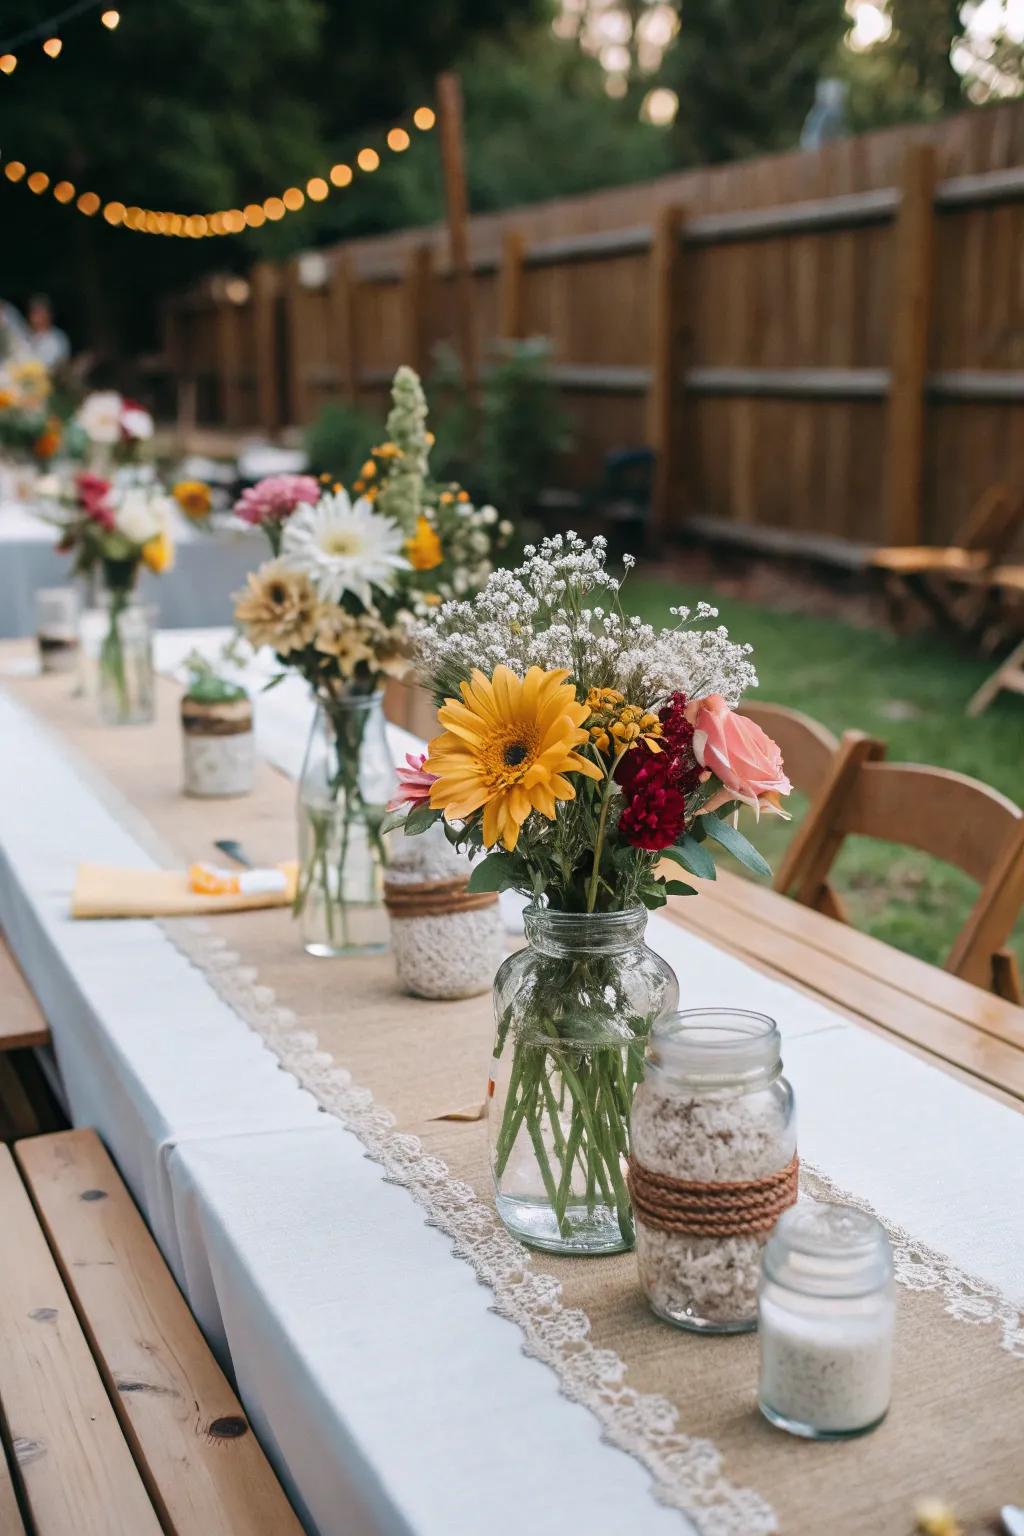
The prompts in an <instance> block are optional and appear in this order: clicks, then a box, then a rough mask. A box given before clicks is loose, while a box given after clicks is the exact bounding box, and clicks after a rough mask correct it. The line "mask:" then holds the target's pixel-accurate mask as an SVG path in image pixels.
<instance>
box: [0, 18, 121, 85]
mask: <svg viewBox="0 0 1024 1536" xmlns="http://www.w3.org/2000/svg"><path fill="white" fill-rule="evenodd" d="M102 3H103V0H75V3H74V4H73V5H69V6H68V7H67V9H66V10H64V11H61V13H60V14H59V15H57V16H51V17H49V18H48V19H47V20H46V21H42V22H39V23H38V24H37V25H36V26H32V27H28V28H27V29H26V30H25V31H24V32H21V33H19V34H18V36H17V37H10V38H7V39H5V41H4V42H3V43H0V50H3V51H2V52H0V70H2V71H3V73H4V74H5V75H13V73H14V71H15V70H16V69H17V67H18V55H17V52H16V50H17V49H18V48H25V47H27V46H28V44H29V43H36V42H38V43H41V45H42V50H43V52H44V53H45V54H46V56H47V58H49V59H57V58H59V57H60V55H61V52H62V50H63V48H64V39H63V38H62V37H61V33H60V29H61V28H62V27H63V23H64V22H66V21H74V20H75V19H76V18H77V17H79V16H81V15H82V14H83V12H85V11H91V10H93V9H95V7H96V6H98V5H101V4H102ZM100 21H101V22H102V23H103V25H104V26H105V27H106V29H107V31H108V32H113V31H115V30H116V28H117V27H119V26H120V24H121V12H120V11H118V10H116V9H115V8H114V7H113V6H112V5H106V6H104V8H103V10H102V11H101V12H100Z"/></svg>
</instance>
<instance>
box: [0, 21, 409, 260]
mask: <svg viewBox="0 0 1024 1536" xmlns="http://www.w3.org/2000/svg"><path fill="white" fill-rule="evenodd" d="M106 14H107V13H106V12H104V16H105V15H106ZM110 14H115V13H110ZM100 19H101V20H102V19H103V18H102V17H101V18H100ZM106 24H107V23H105V25H106ZM54 40H55V41H59V40H58V39H54ZM58 51H59V50H58ZM9 57H11V58H13V55H9ZM15 62H16V61H15ZM4 67H5V65H4V58H3V57H0V69H3V68H4ZM13 67H14V66H13V65H12V66H11V68H13ZM7 72H8V73H10V70H8V71H7ZM413 122H414V123H415V124H416V126H417V127H418V128H419V129H420V131H421V132H423V133H426V132H428V131H429V129H430V128H432V127H433V125H434V123H435V122H436V116H435V114H434V112H433V110H432V109H431V108H430V107H417V109H416V111H415V112H414V113H413ZM385 142H386V144H387V147H388V149H390V150H391V151H392V153H394V154H396V155H397V154H402V153H403V152H404V151H405V150H406V149H408V148H409V145H410V143H411V142H412V141H411V139H410V136H409V133H408V132H407V130H406V129H405V128H402V127H400V126H397V125H396V126H395V127H393V128H391V129H389V131H388V133H387V134H386V136H385ZM380 164H381V157H380V154H379V153H378V151H377V150H375V149H372V148H371V147H370V146H369V145H365V146H364V147H363V148H362V149H361V150H360V151H359V153H358V154H357V156H356V166H357V167H358V169H359V170H360V171H361V172H363V173H364V174H365V175H371V174H372V173H373V172H374V171H376V170H377V169H378V168H379V166H380ZM3 172H4V175H5V176H6V177H7V180H8V181H11V182H19V181H22V180H25V178H26V176H27V181H26V185H27V186H28V187H29V188H30V189H31V191H32V192H34V193H36V194H37V195H38V196H41V195H42V194H43V193H44V192H46V191H47V190H50V191H52V194H53V197H54V200H55V201H56V202H58V203H61V204H64V205H69V204H71V203H72V202H73V203H74V205H75V207H76V208H77V210H78V212H79V213H81V214H84V215H85V217H86V218H92V217H93V216H94V215H95V214H97V213H99V211H100V209H102V210H103V219H104V222H105V223H107V224H109V225H110V227H111V228H112V229H128V230H132V231H134V232H136V233H139V234H147V235H166V236H172V237H175V238H178V239H182V238H184V239H190V240H201V239H204V238H205V237H207V236H215V237H219V236H223V235H240V234H244V233H245V231H246V230H250V229H261V228H262V227H263V225H265V224H266V223H267V221H268V220H269V221H270V222H271V223H277V222H279V221H280V220H281V219H283V218H285V217H286V215H287V214H289V213H297V212H298V211H299V209H301V208H303V207H305V205H306V201H307V199H308V200H309V201H310V202H313V203H322V202H325V201H326V199H327V198H328V197H329V196H330V192H331V187H338V188H345V187H350V186H351V185H352V183H353V181H354V180H355V175H356V172H355V171H354V170H353V168H352V166H351V165H348V164H347V163H346V162H345V161H339V162H338V164H337V165H332V166H331V167H330V170H329V171H328V173H327V176H326V177H324V176H311V177H310V178H309V180H308V181H307V182H306V190H305V191H303V190H302V188H301V187H286V188H285V190H284V191H283V192H282V193H281V195H280V196H279V197H267V198H264V200H263V202H262V203H246V204H245V206H244V207H243V208H223V209H217V210H215V211H213V212H211V213H191V214H185V213H171V212H166V211H163V212H161V211H158V210H155V209H152V208H142V207H140V206H138V205H137V204H135V203H131V204H128V205H126V204H125V203H123V202H121V201H119V200H118V199H117V198H111V199H109V200H108V201H106V202H105V201H104V200H103V198H101V197H100V196H99V194H98V193H96V192H82V193H79V194H78V195H77V196H76V188H75V185H74V183H73V182H71V181H57V182H56V183H54V184H52V185H51V179H50V176H49V174H48V172H46V171H32V172H31V174H28V168H27V166H26V165H25V164H24V162H23V161H21V160H8V161H7V163H6V164H5V165H4V167H3Z"/></svg>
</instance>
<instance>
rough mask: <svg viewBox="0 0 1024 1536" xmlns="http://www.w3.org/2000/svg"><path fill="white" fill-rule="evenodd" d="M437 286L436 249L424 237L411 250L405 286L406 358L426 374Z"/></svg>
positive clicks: (403, 295) (403, 290) (410, 364)
mask: <svg viewBox="0 0 1024 1536" xmlns="http://www.w3.org/2000/svg"><path fill="white" fill-rule="evenodd" d="M433 287H434V252H433V247H432V246H431V245H430V244H429V242H428V241H425V240H421V241H418V242H417V243H416V245H414V246H413V247H412V249H411V250H410V252H409V257H408V261H407V263H406V269H405V281H404V283H403V285H402V307H403V315H402V321H403V329H404V332H405V340H404V348H405V352H404V356H403V358H402V361H403V362H405V363H408V365H409V367H410V368H415V370H416V372H417V373H419V374H423V373H426V371H427V367H428V365H429V362H430V315H431V306H432V301H433Z"/></svg>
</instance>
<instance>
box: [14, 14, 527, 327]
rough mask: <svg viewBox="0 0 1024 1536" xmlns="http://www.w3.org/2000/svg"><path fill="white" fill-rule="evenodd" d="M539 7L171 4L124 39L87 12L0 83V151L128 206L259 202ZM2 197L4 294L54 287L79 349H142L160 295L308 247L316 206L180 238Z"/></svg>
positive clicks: (45, 202)
mask: <svg viewBox="0 0 1024 1536" xmlns="http://www.w3.org/2000/svg"><path fill="white" fill-rule="evenodd" d="M542 8H543V6H542V0H432V3H431V4H430V5H429V6H412V5H408V4H407V3H404V0H374V4H373V5H365V6H338V5H323V4H321V3H320V0H231V3H230V4H227V3H225V0H160V4H156V3H151V4H150V5H148V6H143V5H142V4H141V3H138V4H135V5H133V6H131V7H126V8H125V12H124V16H123V19H122V22H121V25H120V27H119V28H118V29H117V31H116V32H108V31H107V30H106V29H105V28H103V27H102V26H101V25H100V24H99V21H98V18H97V16H96V15H95V14H93V13H87V14H86V15H85V16H83V17H81V18H79V19H78V20H76V21H73V22H69V23H68V26H67V29H66V31H65V34H64V51H63V53H62V54H61V56H60V58H59V59H57V60H52V61H51V60H48V59H46V58H44V57H43V56H42V54H41V51H40V48H39V45H38V43H36V44H34V45H32V46H27V47H25V48H24V49H21V50H19V56H20V63H19V66H18V69H17V71H16V73H15V74H14V75H12V76H10V77H6V78H4V80H3V90H2V91H0V145H2V148H3V156H4V159H19V160H22V161H24V162H26V164H27V165H28V167H29V169H30V170H35V169H42V170H45V171H47V172H49V173H50V175H51V176H52V177H53V178H54V180H57V179H58V178H65V177H66V178H68V179H70V180H71V181H72V182H74V183H75V185H76V187H77V188H78V189H79V190H84V189H86V188H88V189H92V190H95V191H96V192H97V193H98V194H99V195H100V196H101V197H102V198H104V199H111V198H116V199H118V200H120V201H122V202H124V203H126V204H132V203H138V204H140V205H142V206H146V207H151V208H157V209H161V208H167V209H174V210H181V211H185V212H190V211H196V212H198V211H204V210H213V209H217V208H229V207H234V206H239V205H243V204H244V203H245V202H247V201H251V200H259V201H262V199H263V198H265V197H267V196H268V195H269V194H271V193H276V192H279V191H281V190H282V189H283V188H284V187H285V186H287V185H288V184H289V183H290V182H296V183H298V184H300V185H301V184H302V183H303V182H304V181H305V180H306V178H308V177H309V176H310V175H312V174H314V172H315V171H317V170H319V169H326V167H328V166H329V165H330V164H331V163H332V161H333V159H335V158H336V151H337V147H338V145H339V144H341V143H342V142H343V141H346V140H347V136H350V135H354V134H355V133H357V132H358V131H369V132H370V134H371V136H372V134H373V130H374V125H377V136H378V137H379V135H380V132H381V131H382V130H383V128H385V127H387V126H388V125H389V123H390V122H391V121H393V120H394V119H395V117H396V115H397V114H399V113H401V112H403V111H405V110H406V109H408V108H409V107H410V105H414V104H415V103H416V102H418V101H420V100H423V99H429V96H430V93H431V84H432V80H433V76H434V74H435V72H436V71H437V70H438V69H439V68H442V67H444V66H446V65H449V64H451V63H452V62H453V60H454V59H455V57H456V56H457V54H458V53H459V51H461V50H464V49H465V48H466V47H468V46H469V45H470V44H471V43H472V41H473V40H474V38H476V37H478V36H480V35H485V34H487V33H488V32H490V31H494V30H498V31H500V30H503V29H504V28H506V27H507V26H508V25H509V24H510V23H511V22H513V21H514V20H515V19H516V18H518V17H522V16H532V15H535V14H536V13H537V11H538V9H542ZM38 15H39V9H38V5H30V4H29V3H28V0H21V3H18V4H16V5H15V6H5V7H4V17H3V21H2V23H0V29H2V30H3V33H4V36H10V35H11V34H13V33H15V32H17V31H18V30H19V29H20V28H21V27H22V26H23V25H25V24H26V23H28V22H30V21H31V20H32V19H38ZM8 29H9V30H8ZM421 148H422V146H417V150H418V151H420V150H421ZM409 158H410V159H411V158H413V156H412V152H411V151H410V156H409ZM371 186H372V179H371V181H370V182H369V183H368V184H367V190H369V188H370V187H371ZM0 199H2V207H3V218H4V229H5V234H6V236H7V238H6V240H5V249H4V266H3V285H4V291H5V292H4V296H6V297H11V298H14V299H16V300H24V298H25V296H26V294H27V293H28V292H29V291H30V290H31V289H35V288H38V287H46V288H49V289H51V290H52V291H53V292H54V294H55V297H56V299H57V301H58V306H59V308H60V309H61V310H62V311H63V312H64V313H65V314H67V315H68V316H69V318H70V319H71V322H72V328H73V329H74V330H75V331H76V333H77V334H76V338H75V339H76V340H77V341H78V342H79V343H81V342H83V341H86V340H88V341H89V342H91V343H92V344H93V345H97V344H98V345H100V346H101V347H104V346H106V347H110V346H111V345H112V344H113V339H114V337H115V335H118V334H119V335H121V336H125V335H126V334H127V335H128V336H129V337H130V338H131V339H132V340H134V341H135V342H136V344H137V343H138V342H139V341H140V340H143V339H145V337H146V331H147V322H148V319H149V316H150V314H151V311H152V301H153V297H154V295H155V294H157V293H159V292H160V291H163V290H167V289H169V288H174V287H182V286H184V285H186V284H187V283H188V282H189V281H190V279H191V278H193V277H194V276H195V275H196V274H197V273H199V272H201V271H203V270H206V269H208V268H209V267H211V266H215V267H218V268H224V267H225V266H231V265H232V264H235V265H244V264H246V262H247V261H248V260H250V259H251V257H252V256H253V255H254V254H260V253H261V252H274V251H276V250H279V249H281V248H282V247H284V246H287V245H289V244H291V243H292V242H298V243H301V244H308V243H310V241H311V238H312V237H313V236H315V233H316V230H317V228H318V223H317V210H315V209H311V210H310V211H309V213H308V214H303V215H301V216H299V217H295V218H290V219H287V220H284V221H283V224H282V227H281V228H279V229H278V228H274V229H271V230H268V232H267V233H266V234H265V235H263V233H262V232H261V233H260V234H259V235H250V236H246V237H244V238H242V239H238V240H233V239H231V238H225V239H218V240H213V239H210V240H197V241H190V240H173V239H164V238H160V237H153V236H146V235H141V234H135V233H132V232H130V231H125V230H121V229H111V228H109V227H108V226H106V225H105V224H104V223H103V221H102V218H101V217H96V218H93V219H86V218H84V217H82V216H81V215H80V214H78V213H77V212H75V211H74V210H73V209H68V208H62V207H60V206H59V205H57V204H56V203H54V201H53V200H52V198H51V197H50V196H49V195H45V196H42V197H38V198H36V197H34V196H33V195H32V194H31V193H30V192H29V191H28V190H27V188H26V187H25V186H24V185H21V186H14V185H12V184H11V183H9V182H8V181H7V180H2V181H0ZM362 200H363V188H362V187H361V188H360V198H359V201H362ZM340 201H342V200H341V199H339V202H340ZM351 201H352V203H355V202H356V201H357V199H356V198H355V196H354V195H353V197H352V199H351ZM370 211H371V212H372V204H371V205H370ZM371 227H372V225H371ZM13 231H17V238H13V237H12V232H13ZM83 297H84V301H85V302H84V307H83V305H82V300H83Z"/></svg>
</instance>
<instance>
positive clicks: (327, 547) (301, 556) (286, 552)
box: [281, 491, 409, 608]
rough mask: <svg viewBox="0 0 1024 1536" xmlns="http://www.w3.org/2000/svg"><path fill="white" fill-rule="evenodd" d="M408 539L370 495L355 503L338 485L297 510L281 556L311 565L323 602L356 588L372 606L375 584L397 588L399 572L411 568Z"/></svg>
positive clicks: (302, 566) (299, 566)
mask: <svg viewBox="0 0 1024 1536" xmlns="http://www.w3.org/2000/svg"><path fill="white" fill-rule="evenodd" d="M404 542H405V536H404V534H403V533H402V530H401V528H399V526H398V524H397V523H395V522H393V521H392V519H391V518H390V517H381V516H380V515H379V514H378V513H376V512H374V510H373V503H372V502H371V501H369V500H368V499H367V498H366V497H365V496H362V497H360V499H359V500H358V501H357V502H356V503H355V504H354V505H353V503H352V502H351V501H350V500H349V498H348V496H347V494H346V493H345V492H344V491H335V492H334V493H333V494H329V495H326V496H321V498H320V500H319V501H318V502H317V503H316V505H315V506H300V507H299V508H298V510H297V511H295V512H293V513H292V515H291V517H290V518H289V519H288V521H287V523H285V525H284V532H283V534H282V536H281V559H282V560H283V561H284V562H285V564H286V565H289V566H291V568H292V569H293V570H296V571H305V573H306V575H307V576H308V577H309V579H310V581H311V582H312V583H313V585H314V586H315V587H316V589H317V592H318V593H319V595H320V598H321V601H322V602H325V603H339V602H340V601H341V599H342V597H343V596H344V594H345V593H346V592H351V593H352V594H353V596H355V597H358V598H359V601H360V602H361V603H362V604H363V605H364V607H367V608H369V607H371V605H372V601H373V599H372V594H371V591H370V588H371V587H377V588H378V589H379V590H380V591H381V592H391V591H392V589H393V587H394V578H395V572H396V571H406V570H408V569H409V562H408V561H407V560H406V559H405V558H404V556H403V555H402V545H403V543H404Z"/></svg>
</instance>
